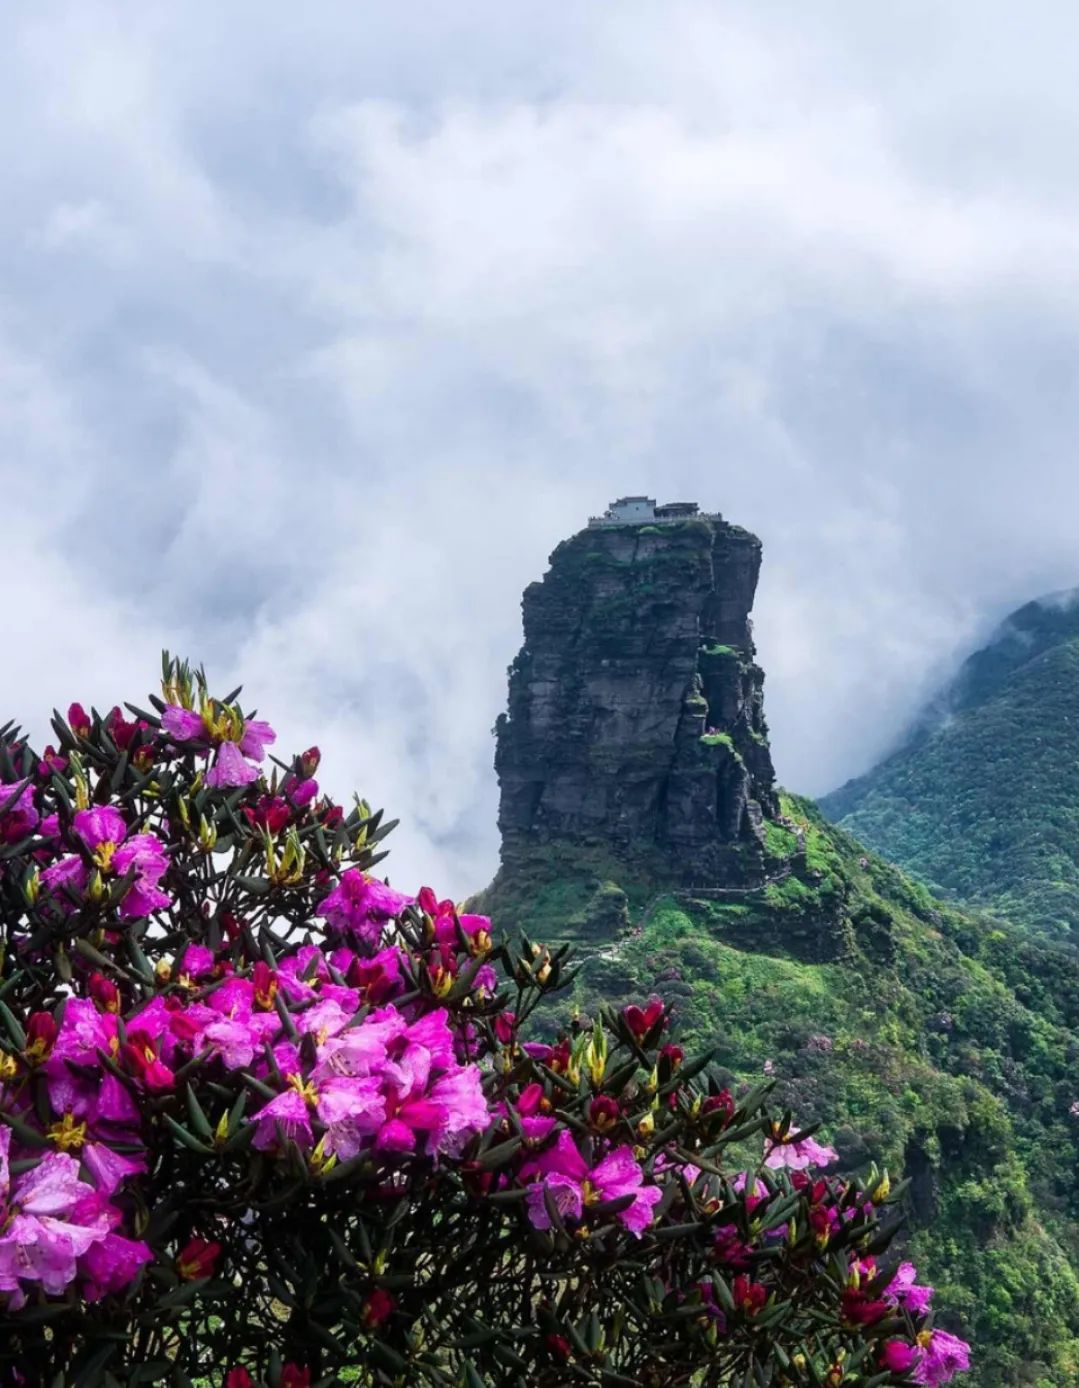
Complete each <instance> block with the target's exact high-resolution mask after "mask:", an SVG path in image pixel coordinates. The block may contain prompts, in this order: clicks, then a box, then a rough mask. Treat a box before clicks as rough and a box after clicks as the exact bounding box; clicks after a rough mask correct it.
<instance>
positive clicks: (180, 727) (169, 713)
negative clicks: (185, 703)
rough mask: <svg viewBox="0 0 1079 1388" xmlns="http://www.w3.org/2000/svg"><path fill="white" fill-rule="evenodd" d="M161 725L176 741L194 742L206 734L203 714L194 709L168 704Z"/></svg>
mask: <svg viewBox="0 0 1079 1388" xmlns="http://www.w3.org/2000/svg"><path fill="white" fill-rule="evenodd" d="M161 727H162V728H163V729H164V731H165V732H167V733H168V735H169V736H170V737H171V738H172V739H173V740H174V741H175V742H192V741H194V740H195V739H197V738H201V737H205V736H206V724H205V723H204V722H203V721H202V714H201V713H196V712H195V711H194V709H190V708H180V706H179V705H178V704H168V705H166V707H165V711H164V712H163V713H162V715H161Z"/></svg>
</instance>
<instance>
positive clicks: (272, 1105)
mask: <svg viewBox="0 0 1079 1388" xmlns="http://www.w3.org/2000/svg"><path fill="white" fill-rule="evenodd" d="M292 1079H293V1080H295V1081H297V1083H298V1084H299V1085H300V1087H299V1088H297V1087H295V1086H294V1087H292V1088H290V1089H286V1090H285V1092H284V1093H283V1094H278V1095H277V1097H276V1098H275V1099H271V1100H270V1101H269V1103H267V1104H266V1105H264V1106H263V1107H262V1108H260V1109H259V1110H258V1112H257V1113H255V1114H254V1115H253V1117H254V1119H255V1122H256V1124H257V1125H258V1131H257V1132H256V1133H255V1136H254V1139H253V1142H252V1145H253V1146H255V1147H257V1148H259V1150H260V1151H272V1150H273V1149H274V1148H275V1147H278V1146H280V1144H281V1142H282V1141H292V1142H295V1143H297V1144H298V1145H299V1146H300V1147H301V1148H307V1147H310V1146H311V1145H312V1144H313V1142H314V1137H313V1134H312V1132H311V1103H310V1102H309V1094H305V1093H304V1092H303V1090H304V1088H305V1086H303V1085H302V1083H301V1082H300V1081H299V1076H296V1075H294V1076H292ZM309 1093H310V1095H312V1096H313V1093H314V1091H313V1090H310V1091H309Z"/></svg>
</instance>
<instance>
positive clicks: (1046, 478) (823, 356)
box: [0, 0, 1079, 894]
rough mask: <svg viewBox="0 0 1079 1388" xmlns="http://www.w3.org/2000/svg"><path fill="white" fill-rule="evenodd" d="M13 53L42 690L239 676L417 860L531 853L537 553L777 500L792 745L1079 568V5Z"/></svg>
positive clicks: (803, 756)
mask: <svg viewBox="0 0 1079 1388" xmlns="http://www.w3.org/2000/svg"><path fill="white" fill-rule="evenodd" d="M5 30H6V33H5V44H4V45H3V49H2V51H0V155H2V167H3V170H4V194H3V197H2V198H0V235H2V237H3V251H2V260H0V265H2V268H3V278H2V281H0V534H2V537H3V552H2V561H3V575H4V577H3V592H4V597H5V622H4V627H5V640H4V658H3V660H2V661H0V709H2V711H3V713H4V714H5V715H7V714H11V715H17V716H19V717H20V718H22V719H23V720H24V721H25V722H26V723H27V724H28V725H29V726H30V727H31V729H33V730H34V731H35V732H40V731H42V730H43V729H44V725H45V714H46V712H47V709H48V707H49V706H50V705H51V704H52V703H62V704H65V705H66V703H67V702H68V700H70V699H71V698H76V697H78V698H81V699H82V700H83V701H84V702H86V703H89V702H90V701H91V700H93V701H96V702H97V703H98V704H99V705H101V706H106V707H107V706H108V705H109V704H111V703H112V702H114V701H115V700H117V699H119V698H123V697H125V696H126V697H133V696H135V695H139V696H141V695H143V694H144V693H145V691H146V690H147V689H149V688H151V687H152V686H153V683H154V677H155V672H156V670H157V665H158V652H159V650H160V648H161V647H162V646H164V645H168V646H170V647H171V648H173V649H175V650H180V651H183V652H186V653H188V654H189V655H191V656H192V657H193V658H195V659H197V660H202V661H204V662H205V663H206V664H207V666H208V668H209V670H210V673H211V675H212V677H213V678H214V682H215V684H216V686H217V688H218V689H219V691H222V692H223V691H224V690H225V689H226V688H227V687H229V686H231V685H232V684H233V683H235V682H236V681H238V680H239V679H243V680H244V681H245V682H246V685H247V688H248V691H249V695H250V698H251V700H252V701H253V702H255V703H257V704H258V706H259V709H260V712H261V714H262V715H263V716H264V717H267V718H269V719H270V720H271V721H272V722H273V723H275V725H276V726H277V727H278V729H279V730H280V733H281V744H280V745H281V747H282V748H283V749H284V750H289V749H299V748H301V747H304V746H307V745H308V744H309V743H311V742H313V741H318V742H319V743H321V745H322V747H323V750H324V752H325V753H326V766H325V772H326V775H325V777H324V780H325V781H326V783H327V785H328V787H329V788H330V789H332V790H334V791H335V792H337V793H338V794H341V795H346V794H347V793H348V792H349V791H350V790H351V789H352V788H353V787H355V788H356V789H357V790H359V791H361V792H362V793H363V794H364V795H366V796H367V797H368V798H369V799H371V800H373V801H375V802H377V803H383V804H385V805H386V806H387V808H388V810H389V811H390V812H392V813H393V814H399V815H401V816H402V818H403V821H404V823H403V825H402V828H401V829H400V830H399V831H398V832H397V833H396V834H395V835H394V840H393V843H394V847H395V850H396V851H395V853H394V855H393V857H392V858H391V860H390V862H389V864H388V866H389V867H390V868H391V869H392V876H393V878H394V880H395V881H397V882H399V883H400V884H401V885H403V886H416V885H418V884H419V883H420V882H421V881H432V882H433V883H434V884H435V885H436V886H437V887H439V889H440V890H443V891H447V892H454V893H457V894H461V893H464V892H465V891H467V890H469V889H471V888H474V887H477V886H479V885H482V883H483V882H484V881H485V880H486V879H487V878H488V877H489V876H490V873H491V871H492V868H493V865H494V861H495V853H496V835H495V829H494V818H495V808H496V788H495V784H494V777H493V772H492V766H491V759H492V750H493V748H492V741H491V736H490V729H491V725H492V723H493V721H494V718H495V716H496V714H497V713H498V711H499V710H500V708H501V707H502V703H503V699H504V674H505V667H506V665H507V663H508V662H509V660H510V659H511V657H512V656H513V654H514V652H515V650H516V648H517V646H518V644H519V641H520V618H519V600H520V591H521V589H522V588H523V586H524V585H525V584H526V583H527V582H529V581H530V580H531V579H533V578H535V577H538V576H539V575H540V574H541V573H542V572H543V570H544V567H545V564H546V557H547V555H548V553H549V552H550V550H551V549H552V548H553V547H554V545H555V544H556V543H557V541H558V540H559V539H560V538H562V537H563V536H565V535H566V534H568V533H571V532H572V531H574V530H576V529H578V528H579V527H580V526H581V525H582V524H583V523H584V521H585V519H586V518H587V516H588V514H589V513H590V512H595V511H596V510H598V509H601V508H602V507H603V506H604V505H605V504H606V503H607V502H608V501H609V500H610V498H611V497H612V496H614V495H617V494H620V493H623V492H627V491H631V492H632V491H648V492H650V493H652V494H655V495H658V496H659V497H660V498H661V499H664V498H677V499H683V498H685V499H696V500H698V501H700V502H701V503H702V505H703V506H704V507H705V508H706V509H719V510H722V511H723V512H724V513H725V514H726V515H727V516H728V517H730V518H731V519H733V520H736V521H738V522H740V523H742V524H744V525H746V526H748V527H750V528H752V529H754V530H755V531H757V532H758V533H759V534H760V535H761V537H762V538H763V540H764V543H765V570H764V577H763V580H762V585H761V591H760V595H759V602H758V608H757V614H756V619H757V635H758V643H759V647H760V653H761V659H762V662H763V664H764V665H765V667H766V669H767V671H768V683H767V707H768V713H769V718H770V722H771V726H772V731H773V738H774V749H775V758H776V762H777V766H778V769H779V772H780V775H781V778H782V779H783V781H784V782H785V783H786V784H788V785H790V786H791V787H793V788H796V789H800V790H805V791H809V792H820V791H824V790H827V789H829V788H831V787H832V786H833V785H835V784H836V783H838V782H839V781H841V780H843V779H844V778H846V777H847V776H848V775H850V774H853V773H855V772H857V771H858V770H861V769H863V768H864V767H865V766H866V765H867V764H868V763H869V762H870V761H871V760H872V758H873V757H874V756H875V755H876V754H877V753H878V752H879V751H880V750H881V749H882V748H883V747H884V746H886V745H887V744H888V742H889V741H890V740H891V739H892V738H893V737H894V736H895V735H896V733H897V731H898V730H899V729H900V728H901V727H902V726H903V724H904V721H905V720H906V719H907V718H908V717H909V715H910V713H911V712H912V710H913V709H914V708H915V707H916V706H917V705H918V703H919V702H920V700H921V698H922V697H923V696H924V694H925V693H926V692H927V690H928V689H929V688H931V687H932V685H933V684H934V682H935V681H936V679H937V678H938V677H939V676H940V674H941V673H942V672H943V671H945V670H947V669H948V667H949V665H950V663H952V662H953V661H954V660H955V659H956V657H957V655H958V654H959V653H962V652H963V651H965V650H966V649H969V646H970V643H971V642H972V641H974V640H975V639H976V638H977V637H978V635H979V634H980V633H981V632H983V631H984V630H986V629H987V628H988V627H989V626H991V625H992V624H993V623H994V622H995V621H996V619H998V618H999V617H1000V616H1001V615H1002V614H1003V612H1005V611H1006V610H1007V609H1008V608H1009V607H1010V606H1013V605H1016V604H1018V603H1020V602H1022V601H1024V600H1026V599H1028V598H1030V597H1033V596H1035V595H1037V594H1039V593H1042V592H1047V591H1050V590H1054V589H1061V588H1066V587H1071V586H1072V585H1073V584H1074V583H1075V582H1076V581H1077V580H1079V553H1077V546H1076V538H1077V534H1079V466H1077V464H1076V460H1075V456H1074V455H1075V438H1076V432H1077V423H1079V391H1077V370H1076V362H1077V361H1079V257H1077V255H1076V252H1075V247H1076V245H1077V244H1079V168H1077V155H1076V150H1079V86H1077V84H1076V83H1075V81H1074V53H1075V51H1076V43H1077V41H1079V10H1077V9H1076V7H1075V6H1073V5H1071V4H1067V3H1065V2H1064V0H1057V3H1046V4H1044V5H1041V6H1037V7H1034V8H1033V9H1032V8H1031V7H1029V6H1028V7H1026V8H1024V9H1021V10H1017V9H1016V7H1014V6H1013V5H1007V4H1004V3H989V2H988V0H983V2H982V3H979V4H973V3H970V4H964V3H960V4H956V5H948V6H941V5H939V4H935V3H930V2H929V0H924V2H923V3H918V0H912V2H911V3H908V4H904V5H902V6H879V5H866V4H865V3H864V0H846V3H839V0H834V2H833V3H831V4H828V3H825V4H819V5H815V6H810V7H803V6H790V5H787V4H783V5H781V4H778V3H776V4H772V3H768V2H767V0H747V2H746V3H744V4H739V3H731V4H723V5H718V4H715V3H678V0H656V3H654V4H644V3H632V0H627V3H621V4H618V5H612V4H609V3H605V2H604V0H592V3H583V4H578V5H574V6H558V5H551V4H531V3H524V0H522V3H517V4H513V5H506V4H494V3H461V4H454V5H438V6H431V5H402V4H393V5H389V4H383V3H380V0H372V2H371V3H367V4H364V5H356V4H354V3H343V0H342V3H318V2H317V0H315V3H312V4H310V5H306V6H298V5H295V4H285V3H279V0H259V3H254V0H250V2H249V3H245V2H244V0H233V3H230V4H228V5H220V4H216V3H209V0H184V3H182V4H181V3H172V4H169V3H164V4H160V5H156V4H155V5H145V4H137V3H134V0H131V2H130V3H126V4H125V3H116V0H109V3H94V0H69V2H68V3H56V2H54V0H40V3H37V4H34V5H32V6H31V5H27V6H16V7H12V9H11V12H10V13H9V14H8V16H7V23H6V26H5Z"/></svg>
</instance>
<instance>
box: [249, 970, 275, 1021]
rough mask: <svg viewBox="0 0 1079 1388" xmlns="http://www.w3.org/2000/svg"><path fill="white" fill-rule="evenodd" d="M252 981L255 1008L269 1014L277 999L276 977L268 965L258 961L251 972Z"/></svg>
mask: <svg viewBox="0 0 1079 1388" xmlns="http://www.w3.org/2000/svg"><path fill="white" fill-rule="evenodd" d="M252 980H253V982H254V984H255V1006H256V1007H257V1008H260V1009H261V1010H262V1011H263V1012H269V1011H270V1009H271V1008H272V1007H273V1005H274V998H276V997H277V975H276V974H275V973H274V971H273V969H271V968H270V966H269V964H264V963H263V962H262V960H261V959H260V960H259V961H258V963H257V964H256V965H255V967H254V969H253V970H252Z"/></svg>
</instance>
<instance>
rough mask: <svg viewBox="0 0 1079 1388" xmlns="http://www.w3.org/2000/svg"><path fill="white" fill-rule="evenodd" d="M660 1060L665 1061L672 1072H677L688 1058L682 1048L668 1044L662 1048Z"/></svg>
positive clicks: (671, 1043)
mask: <svg viewBox="0 0 1079 1388" xmlns="http://www.w3.org/2000/svg"><path fill="white" fill-rule="evenodd" d="M659 1058H660V1060H665V1061H666V1062H667V1064H668V1065H669V1066H670V1067H671V1069H672V1070H677V1069H678V1067H679V1065H681V1063H682V1061H683V1060H685V1058H686V1053H685V1051H684V1050H683V1049H682V1047H681V1046H676V1045H675V1044H674V1043H673V1042H668V1043H667V1045H666V1046H662V1047H661V1048H660V1052H659Z"/></svg>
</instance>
